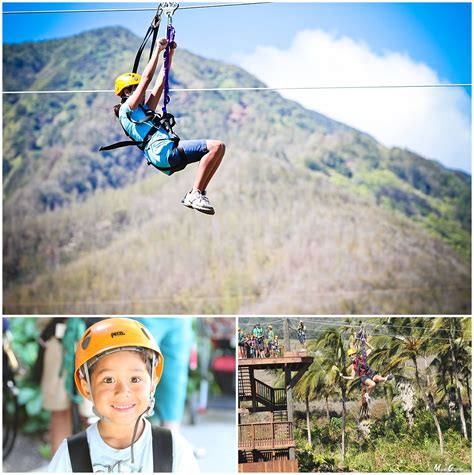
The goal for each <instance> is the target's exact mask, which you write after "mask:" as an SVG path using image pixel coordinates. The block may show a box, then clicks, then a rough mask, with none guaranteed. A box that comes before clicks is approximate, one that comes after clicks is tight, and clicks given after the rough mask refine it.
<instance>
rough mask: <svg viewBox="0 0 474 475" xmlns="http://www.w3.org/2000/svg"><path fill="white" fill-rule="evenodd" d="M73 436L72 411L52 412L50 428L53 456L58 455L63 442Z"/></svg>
mask: <svg viewBox="0 0 474 475" xmlns="http://www.w3.org/2000/svg"><path fill="white" fill-rule="evenodd" d="M70 435H72V415H71V409H70V408H69V409H65V410H64V411H51V422H50V426H49V442H50V444H51V456H53V455H54V454H55V453H56V450H58V448H59V446H60V445H61V443H62V441H63V440H64V439H65V438H66V437H69V436H70Z"/></svg>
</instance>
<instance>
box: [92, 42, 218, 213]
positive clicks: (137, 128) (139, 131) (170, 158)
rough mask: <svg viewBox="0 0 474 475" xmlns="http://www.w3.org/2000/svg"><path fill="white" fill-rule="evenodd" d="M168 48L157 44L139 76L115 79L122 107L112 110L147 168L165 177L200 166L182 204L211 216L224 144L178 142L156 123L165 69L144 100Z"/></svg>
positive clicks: (207, 141) (122, 76)
mask: <svg viewBox="0 0 474 475" xmlns="http://www.w3.org/2000/svg"><path fill="white" fill-rule="evenodd" d="M167 45H168V40H167V39H166V38H162V39H161V40H159V43H158V48H156V49H155V51H154V52H153V54H152V56H151V58H150V60H149V62H148V64H147V65H146V67H145V69H144V71H143V74H142V75H141V76H140V75H139V74H136V73H125V74H121V75H120V76H118V77H117V79H116V80H115V94H116V95H117V96H119V97H120V98H121V103H120V104H117V105H116V106H115V107H114V113H115V115H116V117H117V118H118V119H119V121H120V123H121V125H122V127H123V129H124V131H125V133H126V134H127V135H128V136H129V137H130V138H131V139H132V140H134V141H136V142H137V143H136V144H135V145H138V146H139V148H140V149H141V150H143V152H144V154H145V157H146V159H147V162H148V164H151V165H153V166H154V167H155V168H157V169H158V170H160V171H161V172H163V173H165V174H166V175H172V174H173V173H176V172H178V171H181V170H183V169H184V168H185V167H186V166H187V165H189V164H190V163H194V162H199V165H198V169H197V173H196V177H195V180H194V183H193V186H192V189H191V191H189V192H188V193H187V194H186V195H185V197H184V198H183V199H182V201H181V203H182V204H183V205H184V206H187V207H188V208H193V209H195V210H197V211H201V212H202V213H206V214H214V208H213V207H212V205H211V204H210V203H209V199H208V197H207V195H206V190H207V186H208V185H209V182H210V180H211V178H212V177H213V176H214V173H215V172H216V170H217V169H218V167H219V165H220V163H221V161H222V159H223V157H224V153H225V145H224V143H223V142H221V141H219V140H204V139H202V140H179V138H178V137H177V136H176V135H175V134H174V133H173V132H172V130H171V127H168V128H167V127H166V126H163V123H162V122H161V123H160V122H159V118H160V116H159V115H158V114H156V113H155V110H156V108H157V106H158V103H159V101H160V98H161V96H162V94H163V89H164V87H165V67H163V68H162V69H161V71H160V73H159V75H158V77H157V79H156V82H155V85H154V86H153V89H152V92H151V94H150V95H149V96H148V99H146V92H147V89H148V86H149V85H150V83H151V82H152V79H153V76H154V75H155V71H156V68H157V64H158V58H159V55H160V53H161V52H162V51H164V50H166V48H167ZM175 49H176V43H175V42H174V41H173V42H170V45H169V49H168V52H169V56H168V57H169V66H168V71H169V67H170V66H171V61H172V58H173V55H174V52H175ZM157 117H158V119H157ZM167 129H168V130H167ZM113 147H114V146H108V147H102V148H101V150H110V149H111V148H113ZM115 148H117V147H115Z"/></svg>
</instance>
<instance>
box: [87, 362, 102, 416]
mask: <svg viewBox="0 0 474 475" xmlns="http://www.w3.org/2000/svg"><path fill="white" fill-rule="evenodd" d="M82 367H83V371H84V376H85V378H86V382H87V387H88V388H89V394H90V395H91V402H92V412H93V413H94V415H96V416H97V417H98V418H99V419H100V420H101V421H104V422H106V421H107V417H105V416H101V415H100V414H99V411H97V408H96V407H95V403H94V395H93V393H92V385H91V379H90V375H89V367H88V366H87V363H84V364H83V366H82Z"/></svg>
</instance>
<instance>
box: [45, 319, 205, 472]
mask: <svg viewBox="0 0 474 475" xmlns="http://www.w3.org/2000/svg"><path fill="white" fill-rule="evenodd" d="M163 363H164V359H163V355H162V354H161V351H160V349H159V347H158V345H157V344H156V342H155V340H154V339H153V337H152V336H151V334H150V333H149V332H148V330H147V329H146V328H145V327H144V326H143V325H142V324H141V323H139V322H137V321H135V320H131V319H128V318H109V319H105V320H102V321H100V322H98V323H96V324H95V325H92V326H91V327H90V328H89V329H87V330H86V332H85V333H84V334H83V335H82V337H81V339H80V340H79V344H78V347H77V350H76V363H75V374H74V377H75V381H76V386H77V388H78V390H79V392H80V393H81V394H82V395H83V396H84V397H85V398H87V399H89V400H90V401H91V402H92V404H93V406H94V408H93V410H94V413H95V414H96V415H97V417H99V421H98V422H96V423H95V424H93V425H91V426H90V427H88V428H87V430H86V431H85V432H81V433H80V434H76V435H75V436H73V437H70V438H69V439H66V440H64V441H63V443H62V444H61V446H60V447H59V449H58V451H57V452H56V454H55V455H54V457H53V460H52V461H51V463H50V465H49V468H48V470H49V472H55V473H64V472H79V471H80V472H92V471H93V472H117V473H132V472H133V473H135V472H186V473H196V472H199V468H198V465H197V462H196V459H195V458H194V454H193V452H192V449H191V447H190V446H189V445H188V443H187V442H186V441H185V440H184V439H183V437H182V436H180V435H179V434H178V433H174V432H171V431H169V430H167V429H157V428H152V426H151V424H150V423H149V422H148V421H147V420H146V419H145V417H146V416H150V415H151V414H152V413H153V406H154V404H155V400H154V397H153V394H154V391H155V387H156V386H157V385H158V383H159V380H160V377H161V374H162V372H163Z"/></svg>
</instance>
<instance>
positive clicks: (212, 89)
mask: <svg viewBox="0 0 474 475" xmlns="http://www.w3.org/2000/svg"><path fill="white" fill-rule="evenodd" d="M450 87H453V88H454V87H472V84H468V83H466V84H462V83H460V84H393V85H372V86H370V85H364V86H307V87H306V86H301V87H300V86H294V87H200V88H199V87H196V88H176V89H170V91H171V92H243V91H257V92H258V91H307V90H328V89H335V90H337V89H410V88H412V89H413V88H427V89H428V88H430V89H433V88H437V89H441V88H450ZM149 91H151V89H150V90H148V92H149ZM2 93H3V94H93V93H96V94H101V93H110V94H114V91H113V90H112V89H83V90H65V91H60V90H51V91H2Z"/></svg>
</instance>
